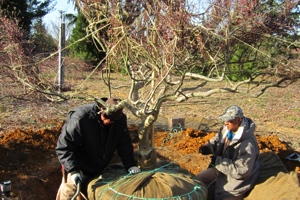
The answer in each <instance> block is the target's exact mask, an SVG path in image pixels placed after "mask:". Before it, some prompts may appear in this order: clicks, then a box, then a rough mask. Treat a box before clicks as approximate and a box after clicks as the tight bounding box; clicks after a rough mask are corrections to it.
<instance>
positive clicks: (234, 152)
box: [197, 105, 260, 200]
mask: <svg viewBox="0 0 300 200" xmlns="http://www.w3.org/2000/svg"><path fill="white" fill-rule="evenodd" d="M219 119H221V120H222V121H223V122H224V126H223V127H222V128H221V129H220V131H219V133H218V134H216V135H215V137H213V138H212V139H211V140H209V142H208V143H207V144H205V145H204V146H201V147H200V148H199V153H202V154H203V155H208V154H212V156H211V163H210V166H209V168H208V169H206V170H204V171H202V172H200V173H199V174H198V175H197V178H198V179H199V180H200V181H202V182H203V183H204V184H206V185H207V187H208V190H209V195H211V193H212V192H213V193H214V197H213V198H214V199H215V200H221V199H222V200H238V199H243V197H244V195H245V193H246V192H247V191H249V190H251V189H252V188H253V187H254V185H255V182H256V180H257V179H258V176H259V170H260V165H259V162H258V157H259V148H258V144H257V140H256V137H255V135H254V130H255V124H254V122H253V121H252V120H251V119H250V118H246V117H244V113H243V110H242V109H241V108H240V107H239V106H236V105H233V106H229V107H228V108H227V109H226V110H225V112H224V113H223V114H222V115H221V116H220V117H219ZM212 185H214V186H215V187H214V188H213V187H211V186H212ZM213 190H214V191H213ZM208 199H210V197H209V198H208Z"/></svg>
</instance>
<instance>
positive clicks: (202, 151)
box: [199, 146, 211, 155]
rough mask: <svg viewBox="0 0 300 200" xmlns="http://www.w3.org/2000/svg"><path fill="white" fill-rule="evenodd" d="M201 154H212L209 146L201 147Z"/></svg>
mask: <svg viewBox="0 0 300 200" xmlns="http://www.w3.org/2000/svg"><path fill="white" fill-rule="evenodd" d="M199 153H202V154H203V155H208V154H211V152H210V149H209V148H208V147H207V146H202V147H200V148H199Z"/></svg>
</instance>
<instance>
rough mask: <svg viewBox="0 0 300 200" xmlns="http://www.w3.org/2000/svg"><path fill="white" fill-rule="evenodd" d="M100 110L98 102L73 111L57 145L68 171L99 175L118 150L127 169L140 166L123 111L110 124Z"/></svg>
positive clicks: (59, 156)
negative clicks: (102, 119)
mask: <svg viewBox="0 0 300 200" xmlns="http://www.w3.org/2000/svg"><path fill="white" fill-rule="evenodd" d="M98 112H99V108H98V107H97V105H96V103H95V104H87V105H82V106H80V107H77V108H75V109H73V110H71V111H70V112H69V115H68V118H67V121H66V123H65V124H64V126H63V128H62V132H61V134H60V136H59V139H58V142H57V146H56V148H55V150H56V154H57V156H58V159H59V161H60V163H61V165H62V166H63V167H64V168H65V170H66V171H67V172H75V171H81V172H82V173H83V174H84V175H86V176H92V175H96V174H99V173H100V172H102V171H103V169H104V168H106V167H107V165H108V164H109V162H110V161H111V159H112V157H113V155H114V153H115V151H116V150H117V151H118V154H119V156H120V157H121V160H122V162H123V164H124V167H125V169H126V170H128V169H129V168H130V167H132V166H135V165H136V162H135V160H134V158H133V146H132V141H131V138H130V135H129V131H128V127H127V117H126V115H125V114H122V117H121V118H120V119H118V120H116V121H115V122H114V123H113V124H112V125H110V126H111V127H107V126H104V125H103V124H102V123H101V122H100V116H99V114H98Z"/></svg>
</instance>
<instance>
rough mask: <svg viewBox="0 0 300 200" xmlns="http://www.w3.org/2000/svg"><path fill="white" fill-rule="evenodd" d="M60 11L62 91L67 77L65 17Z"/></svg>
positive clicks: (59, 47)
mask: <svg viewBox="0 0 300 200" xmlns="http://www.w3.org/2000/svg"><path fill="white" fill-rule="evenodd" d="M59 12H60V28H59V39H58V42H59V44H58V91H59V92H61V91H62V89H63V87H64V77H65V66H64V61H65V49H64V48H65V44H66V37H65V18H64V15H63V11H61V10H60V11H59Z"/></svg>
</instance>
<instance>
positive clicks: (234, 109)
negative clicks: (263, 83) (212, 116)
mask: <svg viewBox="0 0 300 200" xmlns="http://www.w3.org/2000/svg"><path fill="white" fill-rule="evenodd" d="M242 117H244V113H243V110H242V109H241V108H240V107H239V106H235V105H234V106H229V107H228V108H226V110H225V113H224V114H222V115H221V116H220V117H219V119H221V120H222V121H224V122H227V121H231V120H234V119H236V118H242Z"/></svg>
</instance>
